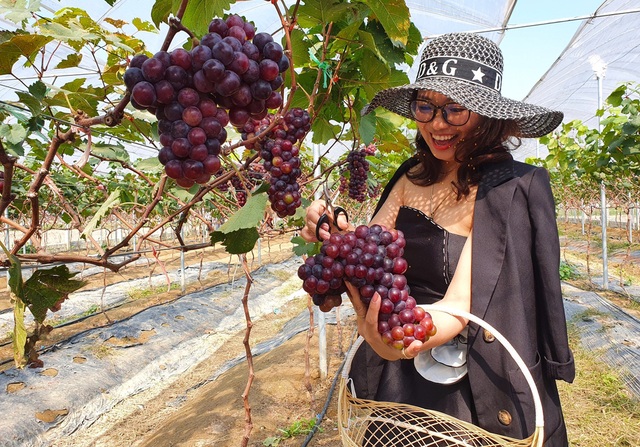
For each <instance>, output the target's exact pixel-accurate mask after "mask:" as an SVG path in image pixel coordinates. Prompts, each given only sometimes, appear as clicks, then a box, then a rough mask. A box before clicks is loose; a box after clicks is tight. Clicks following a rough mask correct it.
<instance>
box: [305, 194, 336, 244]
mask: <svg viewBox="0 0 640 447" xmlns="http://www.w3.org/2000/svg"><path fill="white" fill-rule="evenodd" d="M325 209H326V205H325V203H324V200H315V201H314V202H312V203H311V205H309V207H308V208H307V211H306V215H305V226H304V228H303V229H302V230H300V236H302V238H304V240H306V241H307V242H317V241H318V239H317V238H316V226H317V225H318V220H320V216H321V215H322V214H323V213H324V212H325ZM320 237H321V238H323V239H324V238H326V237H329V227H328V225H323V228H321V230H320Z"/></svg>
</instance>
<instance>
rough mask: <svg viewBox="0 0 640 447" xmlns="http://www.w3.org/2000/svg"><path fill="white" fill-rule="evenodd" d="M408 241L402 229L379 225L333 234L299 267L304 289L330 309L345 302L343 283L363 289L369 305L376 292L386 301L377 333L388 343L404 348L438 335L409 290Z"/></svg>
mask: <svg viewBox="0 0 640 447" xmlns="http://www.w3.org/2000/svg"><path fill="white" fill-rule="evenodd" d="M404 246H405V239H404V235H403V234H402V232H401V231H398V230H395V229H390V230H387V229H385V228H384V227H383V226H381V225H372V226H371V227H368V226H366V225H359V226H358V227H356V229H355V230H354V231H350V232H347V233H345V234H340V233H333V234H332V235H331V237H330V238H329V239H327V240H325V241H323V243H322V247H321V249H320V253H318V254H316V255H314V256H313V257H309V258H307V260H306V261H305V262H304V264H302V265H301V266H300V267H299V268H298V277H299V278H300V279H302V281H303V283H302V287H303V288H304V290H305V291H306V292H307V293H309V294H310V295H311V296H312V298H313V302H314V304H315V305H317V306H319V307H320V309H321V310H323V311H327V310H330V309H331V308H332V307H334V306H337V305H340V304H341V303H342V298H341V297H340V295H341V293H342V292H344V291H345V290H346V288H345V281H348V282H349V283H350V284H353V285H354V286H355V287H357V288H358V290H359V292H360V299H361V300H362V302H363V303H364V304H365V305H368V304H369V302H370V301H371V298H372V297H373V294H374V293H376V292H377V293H378V294H379V295H380V298H381V299H382V301H381V303H380V311H379V313H378V332H380V334H381V335H382V339H383V340H384V341H385V343H387V344H389V345H391V346H393V347H395V348H397V349H402V348H404V347H406V346H409V345H410V344H411V343H412V342H413V341H414V340H420V341H423V342H424V341H426V340H428V339H429V337H431V336H433V335H434V334H435V333H436V328H435V326H434V325H433V321H432V319H431V315H430V314H429V313H428V312H426V311H425V310H424V309H423V308H421V307H419V306H417V305H416V300H415V299H414V298H413V297H412V296H411V295H410V294H409V293H410V290H409V286H408V285H407V279H406V278H405V276H404V273H405V272H406V270H407V261H406V260H405V259H404V258H403V257H402V255H403V253H404Z"/></svg>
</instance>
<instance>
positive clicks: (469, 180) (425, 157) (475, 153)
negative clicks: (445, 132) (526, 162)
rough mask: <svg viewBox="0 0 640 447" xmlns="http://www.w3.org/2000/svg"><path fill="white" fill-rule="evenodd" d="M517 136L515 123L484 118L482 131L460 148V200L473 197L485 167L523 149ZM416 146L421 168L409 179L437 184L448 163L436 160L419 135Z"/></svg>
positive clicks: (477, 130) (478, 129)
mask: <svg viewBox="0 0 640 447" xmlns="http://www.w3.org/2000/svg"><path fill="white" fill-rule="evenodd" d="M517 133H518V126H517V125H516V123H515V122H514V121H512V120H499V119H492V118H486V117H480V123H479V125H478V127H476V128H475V129H474V130H472V131H471V132H470V134H469V135H468V136H467V138H465V139H464V140H461V141H460V142H459V143H458V144H457V146H456V150H455V159H456V161H457V162H458V163H460V167H459V168H458V175H457V179H456V181H455V182H452V184H453V186H454V188H456V190H457V192H458V200H459V199H460V198H462V197H463V196H467V195H469V192H470V187H471V186H473V185H477V184H478V182H479V181H480V177H481V172H480V169H479V168H480V166H481V165H483V164H485V163H495V162H498V161H502V160H505V159H508V158H510V157H511V155H510V154H509V151H510V150H513V149H515V148H517V147H518V146H519V145H520V140H519V139H517V138H515V137H514V136H515V135H517ZM507 141H509V146H507ZM415 144H416V149H417V153H416V157H417V158H418V160H420V164H419V165H418V167H417V168H416V169H413V170H411V171H409V172H408V173H407V178H408V179H409V180H410V181H411V182H412V183H414V184H415V185H419V186H428V185H431V184H433V183H436V182H437V181H438V180H439V177H440V175H441V174H442V171H443V166H444V162H442V161H441V160H439V159H437V158H436V157H434V155H433V154H432V153H431V150H430V149H429V146H428V145H427V142H426V141H425V140H424V138H423V137H422V135H421V133H420V132H419V131H418V134H417V136H416V141H415Z"/></svg>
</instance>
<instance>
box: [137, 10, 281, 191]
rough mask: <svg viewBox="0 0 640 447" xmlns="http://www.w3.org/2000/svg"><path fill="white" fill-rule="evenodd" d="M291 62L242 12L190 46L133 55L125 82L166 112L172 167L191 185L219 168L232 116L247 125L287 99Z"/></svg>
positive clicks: (158, 112) (162, 121) (150, 106)
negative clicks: (285, 83) (287, 72)
mask: <svg viewBox="0 0 640 447" xmlns="http://www.w3.org/2000/svg"><path fill="white" fill-rule="evenodd" d="M288 68H289V59H288V57H287V56H286V55H285V54H284V52H283V49H282V46H281V45H280V44H279V43H277V42H275V41H274V40H273V37H271V35H270V34H268V33H256V29H255V27H254V25H253V24H252V23H250V22H246V21H245V20H244V19H243V18H242V17H240V16H238V15H235V14H234V15H230V16H229V17H227V18H226V19H224V20H223V19H221V18H214V19H213V20H212V21H211V22H210V24H209V33H208V34H206V35H205V36H203V37H202V39H201V40H200V42H199V43H198V45H195V46H194V47H193V48H192V49H191V50H190V51H187V50H185V49H183V48H176V49H174V50H172V51H171V52H168V51H159V52H157V53H156V54H154V55H153V56H152V57H148V56H146V55H143V54H140V55H137V56H135V57H133V58H132V60H131V62H130V64H129V67H128V68H127V70H126V71H125V73H124V83H125V85H126V87H127V89H128V91H129V92H130V93H131V104H132V105H133V107H135V108H137V109H141V110H147V111H149V112H151V113H153V114H155V116H156V117H157V119H158V133H159V135H160V144H161V145H162V148H161V149H160V152H159V153H158V159H159V161H160V162H161V163H162V165H163V166H164V170H165V173H166V174H167V176H169V177H171V178H173V179H175V181H176V183H177V184H178V185H180V186H183V187H191V186H192V185H194V184H195V183H199V184H204V183H207V182H208V181H209V180H211V178H212V176H214V175H216V174H217V173H219V171H220V168H221V162H220V148H221V145H222V144H223V143H224V142H225V141H226V139H227V131H226V129H225V127H226V126H227V125H228V124H229V123H231V125H233V126H235V127H240V126H243V125H244V124H245V123H246V122H247V121H249V119H256V120H260V119H262V118H264V117H265V116H266V115H267V113H268V111H269V109H277V108H279V107H281V106H282V95H281V93H280V92H279V91H278V89H280V87H281V86H282V84H283V78H282V73H283V72H284V71H285V70H287V69H288Z"/></svg>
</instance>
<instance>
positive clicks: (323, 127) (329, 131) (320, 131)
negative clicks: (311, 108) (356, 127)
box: [311, 117, 341, 143]
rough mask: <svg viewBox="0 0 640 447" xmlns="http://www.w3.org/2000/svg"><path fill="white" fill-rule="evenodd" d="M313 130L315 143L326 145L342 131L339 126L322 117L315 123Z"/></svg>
mask: <svg viewBox="0 0 640 447" xmlns="http://www.w3.org/2000/svg"><path fill="white" fill-rule="evenodd" d="M311 128H312V130H313V139H312V142H313V143H326V142H327V141H329V140H333V139H335V138H336V135H338V133H339V132H340V129H341V128H340V126H338V125H337V124H335V125H334V124H331V123H330V122H329V121H327V120H325V119H322V118H321V117H318V118H316V119H315V120H314V121H313V124H312V126H311Z"/></svg>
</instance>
